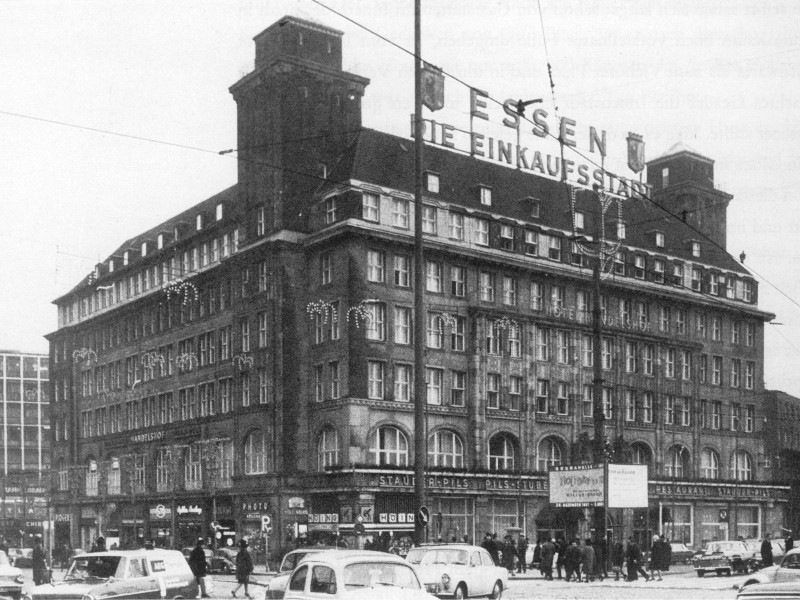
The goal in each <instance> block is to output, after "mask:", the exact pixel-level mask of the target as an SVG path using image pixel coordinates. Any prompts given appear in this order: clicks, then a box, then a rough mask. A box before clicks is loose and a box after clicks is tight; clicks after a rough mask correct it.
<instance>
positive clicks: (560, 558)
mask: <svg viewBox="0 0 800 600" xmlns="http://www.w3.org/2000/svg"><path fill="white" fill-rule="evenodd" d="M567 548H569V544H568V543H567V540H565V539H564V538H560V539H559V540H558V544H557V550H558V554H557V556H556V573H558V578H559V579H561V569H562V567H563V566H564V559H565V557H566V553H567Z"/></svg>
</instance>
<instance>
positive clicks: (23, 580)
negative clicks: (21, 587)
mask: <svg viewBox="0 0 800 600" xmlns="http://www.w3.org/2000/svg"><path fill="white" fill-rule="evenodd" d="M14 581H16V582H17V583H25V578H24V577H23V576H22V574H21V573H20V574H19V575H17V576H16V577H15V578H14Z"/></svg>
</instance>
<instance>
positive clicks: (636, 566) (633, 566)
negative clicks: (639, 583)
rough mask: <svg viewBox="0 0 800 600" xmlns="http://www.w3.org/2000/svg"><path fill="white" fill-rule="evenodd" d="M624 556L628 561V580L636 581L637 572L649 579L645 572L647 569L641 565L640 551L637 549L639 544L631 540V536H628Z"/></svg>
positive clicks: (646, 579)
mask: <svg viewBox="0 0 800 600" xmlns="http://www.w3.org/2000/svg"><path fill="white" fill-rule="evenodd" d="M626 558H627V562H628V579H627V580H628V581H636V580H637V579H639V577H638V575H637V573H638V574H640V575H642V577H644V578H645V581H650V576H649V575H648V574H647V571H645V570H644V566H643V565H642V551H641V550H640V549H639V544H637V543H636V542H635V541H634V540H633V536H631V537H629V538H628V550H627V556H626Z"/></svg>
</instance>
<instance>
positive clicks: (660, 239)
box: [656, 231, 664, 248]
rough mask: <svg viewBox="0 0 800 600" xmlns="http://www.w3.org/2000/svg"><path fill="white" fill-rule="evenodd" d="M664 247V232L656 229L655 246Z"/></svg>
mask: <svg viewBox="0 0 800 600" xmlns="http://www.w3.org/2000/svg"><path fill="white" fill-rule="evenodd" d="M663 247H664V234H663V233H662V232H661V231H656V248H663Z"/></svg>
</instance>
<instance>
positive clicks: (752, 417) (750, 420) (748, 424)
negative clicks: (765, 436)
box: [744, 404, 756, 433]
mask: <svg viewBox="0 0 800 600" xmlns="http://www.w3.org/2000/svg"><path fill="white" fill-rule="evenodd" d="M755 421H756V407H755V404H748V405H747V406H745V413H744V431H745V433H753V431H754V426H755Z"/></svg>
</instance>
